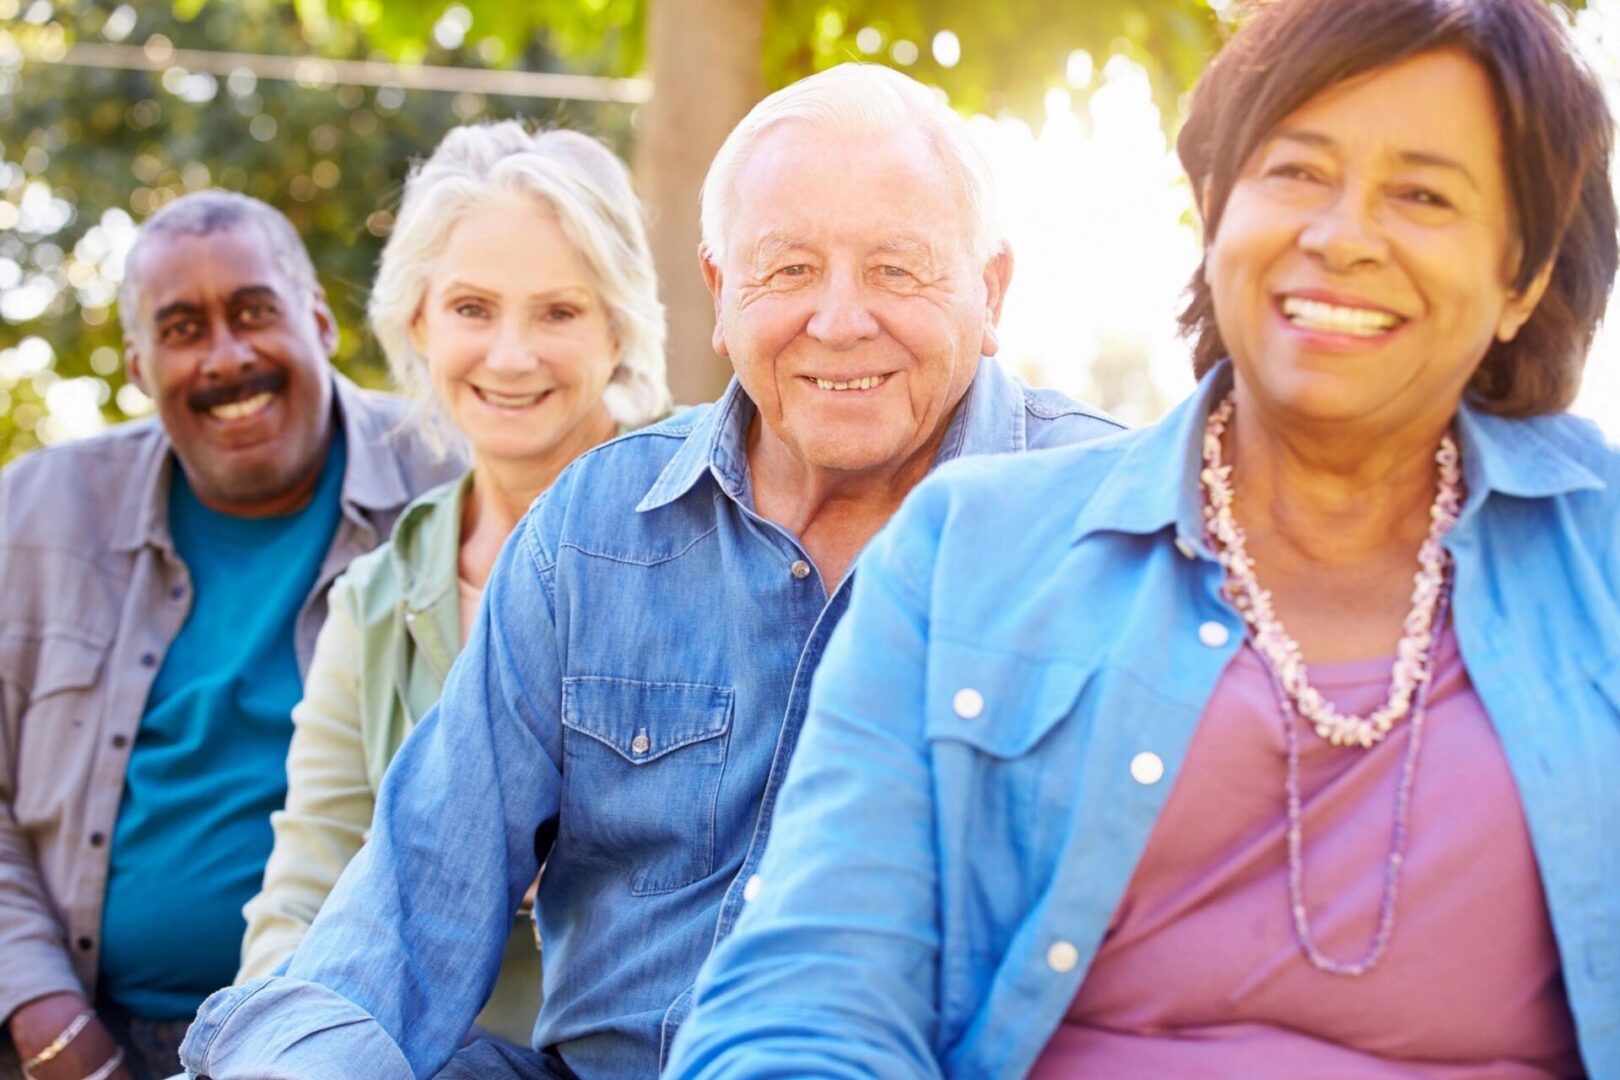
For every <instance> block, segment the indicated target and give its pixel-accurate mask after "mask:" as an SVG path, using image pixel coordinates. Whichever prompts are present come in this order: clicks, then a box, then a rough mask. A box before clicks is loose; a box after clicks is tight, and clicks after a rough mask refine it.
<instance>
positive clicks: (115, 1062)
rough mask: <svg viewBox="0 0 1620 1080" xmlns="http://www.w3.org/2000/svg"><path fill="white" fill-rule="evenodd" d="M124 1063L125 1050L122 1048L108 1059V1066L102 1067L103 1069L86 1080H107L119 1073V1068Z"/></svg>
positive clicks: (85, 1079)
mask: <svg viewBox="0 0 1620 1080" xmlns="http://www.w3.org/2000/svg"><path fill="white" fill-rule="evenodd" d="M123 1063H124V1048H123V1047H122V1046H120V1047H119V1048H118V1049H117V1050H114V1051H113V1056H112V1057H110V1058H108V1059H107V1062H106V1064H104V1065H102V1066H101V1068H99V1069H97V1070H96V1071H95V1072H93V1073H91V1074H90V1075H88V1076H86V1077H85V1078H84V1080H107V1077H109V1076H111V1075H112V1074H113V1073H114V1072H117V1071H118V1066H120V1065H122V1064H123Z"/></svg>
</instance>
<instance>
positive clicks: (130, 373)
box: [124, 338, 152, 397]
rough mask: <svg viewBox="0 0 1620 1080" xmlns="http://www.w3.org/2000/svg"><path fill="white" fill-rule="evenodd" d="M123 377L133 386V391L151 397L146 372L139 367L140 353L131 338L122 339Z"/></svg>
mask: <svg viewBox="0 0 1620 1080" xmlns="http://www.w3.org/2000/svg"><path fill="white" fill-rule="evenodd" d="M124 376H125V377H126V378H127V379H129V381H130V382H132V383H134V384H135V389H137V390H139V391H140V392H141V393H143V394H145V395H146V396H147V397H151V396H152V391H151V390H150V389H149V388H148V387H147V385H146V372H145V370H143V368H142V366H141V352H140V349H139V347H137V346H136V344H135V341H134V339H133V338H125V339H124Z"/></svg>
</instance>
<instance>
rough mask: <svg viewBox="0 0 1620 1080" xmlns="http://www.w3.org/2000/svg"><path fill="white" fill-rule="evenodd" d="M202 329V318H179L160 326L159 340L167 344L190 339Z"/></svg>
mask: <svg viewBox="0 0 1620 1080" xmlns="http://www.w3.org/2000/svg"><path fill="white" fill-rule="evenodd" d="M201 329H202V320H200V319H177V320H175V321H174V322H172V323H166V324H165V325H163V326H160V327H159V328H158V340H159V341H162V342H165V343H167V344H171V345H172V344H175V343H177V342H182V341H189V340H191V339H192V338H194V337H196V336H197V334H198V333H199V332H200V331H201Z"/></svg>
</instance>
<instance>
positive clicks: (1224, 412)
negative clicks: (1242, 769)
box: [1200, 394, 1462, 976]
mask: <svg viewBox="0 0 1620 1080" xmlns="http://www.w3.org/2000/svg"><path fill="white" fill-rule="evenodd" d="M1232 408H1233V405H1232V397H1231V395H1230V394H1228V395H1227V397H1226V398H1225V399H1224V400H1223V401H1222V402H1221V403H1220V405H1219V406H1217V407H1216V408H1215V409H1214V411H1212V412H1211V413H1210V416H1209V421H1208V423H1207V425H1206V427H1205V429H1204V469H1203V471H1202V472H1201V474H1200V479H1201V480H1202V481H1203V488H1204V493H1205V502H1204V524H1205V533H1206V536H1207V537H1208V539H1209V542H1210V545H1211V547H1212V548H1214V550H1215V552H1216V555H1217V558H1219V559H1220V562H1221V565H1222V566H1223V567H1225V569H1226V574H1227V579H1226V586H1225V588H1226V592H1227V595H1228V596H1229V597H1231V599H1232V601H1233V603H1234V604H1236V605H1237V608H1238V611H1239V612H1240V613H1241V614H1242V616H1243V619H1244V621H1245V622H1246V623H1247V624H1248V626H1249V632H1250V639H1251V640H1252V641H1253V642H1254V645H1255V648H1256V650H1257V651H1258V652H1259V653H1260V656H1261V658H1262V659H1263V660H1264V661H1265V662H1266V667H1267V668H1268V669H1269V671H1270V674H1271V680H1272V686H1273V688H1274V689H1275V690H1276V693H1277V708H1278V711H1279V712H1281V714H1282V718H1283V732H1284V737H1285V742H1286V745H1287V748H1288V771H1287V778H1286V781H1285V788H1286V794H1287V804H1288V909H1289V913H1290V915H1291V916H1292V919H1293V924H1294V934H1295V937H1297V938H1298V940H1299V945H1300V948H1301V950H1302V951H1303V952H1304V953H1305V957H1306V959H1308V960H1309V961H1310V962H1311V965H1312V966H1313V967H1315V968H1316V969H1317V970H1319V971H1323V972H1326V973H1328V974H1330V975H1347V976H1359V975H1365V974H1366V973H1367V972H1369V971H1371V970H1372V969H1373V968H1374V967H1375V966H1377V964H1378V962H1379V961H1380V960H1382V959H1383V957H1384V953H1385V951H1386V950H1387V949H1388V947H1389V941H1390V938H1391V937H1392V936H1393V934H1394V932H1395V901H1396V897H1397V895H1398V894H1399V892H1400V885H1401V869H1402V867H1403V866H1404V864H1405V860H1406V841H1407V835H1408V831H1409V828H1408V827H1409V825H1410V819H1411V806H1412V786H1413V780H1414V778H1415V777H1416V775H1417V758H1418V750H1419V748H1420V747H1421V746H1422V743H1423V724H1424V720H1425V718H1426V714H1427V705H1428V696H1429V689H1430V687H1431V685H1432V683H1433V680H1434V672H1435V666H1436V663H1437V662H1438V658H1439V652H1440V649H1439V644H1438V641H1437V640H1436V637H1435V630H1436V628H1440V627H1443V626H1444V625H1445V619H1446V610H1447V600H1448V599H1449V592H1450V590H1449V589H1448V588H1447V580H1446V579H1447V574H1446V571H1447V568H1448V565H1449V561H1450V560H1449V557H1448V556H1447V554H1446V551H1445V549H1444V548H1443V547H1442V546H1441V540H1442V539H1444V537H1445V534H1446V532H1447V531H1448V530H1449V529H1450V528H1451V526H1452V525H1454V524H1455V523H1456V520H1457V512H1458V509H1459V508H1460V507H1461V505H1462V479H1461V475H1460V472H1459V470H1458V467H1457V463H1458V454H1457V445H1456V442H1455V441H1454V440H1453V439H1452V437H1451V434H1450V433H1449V432H1447V433H1446V435H1445V436H1444V437H1443V438H1442V439H1441V442H1440V449H1439V451H1438V452H1437V453H1436V455H1435V461H1436V463H1437V465H1438V466H1439V471H1440V490H1439V492H1438V494H1437V495H1436V496H1435V502H1434V506H1433V507H1432V508H1431V510H1430V518H1431V524H1430V528H1429V535H1428V538H1427V539H1425V540H1424V542H1423V547H1422V550H1421V551H1420V553H1419V563H1420V569H1419V571H1418V574H1417V577H1416V585H1415V588H1414V590H1413V596H1412V611H1411V613H1409V614H1408V615H1407V617H1406V623H1405V628H1406V636H1405V637H1403V638H1402V640H1401V643H1400V646H1399V649H1398V652H1397V659H1396V663H1395V669H1394V672H1393V674H1392V677H1391V681H1392V683H1393V684H1394V685H1392V687H1391V690H1390V699H1389V701H1388V702H1387V703H1386V704H1385V705H1384V707H1383V708H1382V709H1380V710H1378V712H1376V713H1374V714H1373V716H1372V717H1371V718H1370V719H1368V720H1363V719H1361V718H1359V717H1345V716H1342V715H1341V714H1339V713H1338V711H1337V710H1334V709H1333V708H1332V706H1331V705H1328V704H1327V703H1326V702H1325V701H1323V699H1322V697H1321V695H1320V694H1318V693H1317V692H1316V691H1315V690H1314V689H1313V688H1312V687H1311V686H1310V684H1309V683H1308V682H1307V681H1306V679H1305V665H1304V661H1303V659H1302V658H1301V656H1300V652H1299V645H1298V643H1296V642H1295V641H1294V640H1293V638H1291V637H1290V636H1289V635H1288V633H1287V631H1286V630H1285V629H1284V628H1283V625H1282V623H1281V621H1280V620H1279V619H1278V618H1277V616H1276V614H1275V612H1273V611H1272V608H1271V594H1270V593H1268V592H1266V591H1265V590H1264V589H1262V588H1261V587H1260V584H1259V582H1258V581H1257V580H1256V579H1255V576H1254V562H1253V560H1252V559H1250V558H1249V556H1248V552H1247V551H1246V549H1245V546H1244V540H1245V538H1244V534H1243V530H1242V528H1241V527H1240V526H1238V524H1237V522H1236V521H1235V520H1234V519H1233V517H1232V497H1233V492H1232V486H1231V474H1232V467H1231V466H1230V465H1225V466H1223V465H1222V464H1221V436H1222V434H1224V433H1225V430H1226V424H1227V422H1228V421H1229V420H1230V419H1231V416H1232ZM1403 661H1409V662H1407V663H1405V664H1403ZM1285 673H1286V674H1287V675H1291V676H1292V677H1293V679H1292V683H1290V681H1289V679H1288V678H1287V677H1286V675H1285ZM1307 707H1311V708H1314V709H1315V710H1316V711H1315V715H1310V714H1307V712H1306V708H1307ZM1295 713H1297V714H1298V715H1299V716H1300V717H1301V718H1302V719H1307V720H1310V721H1312V723H1313V726H1314V727H1315V729H1316V733H1317V734H1318V735H1320V736H1322V737H1323V738H1325V739H1328V740H1329V741H1330V742H1332V743H1333V744H1334V745H1345V744H1347V743H1352V742H1354V743H1357V744H1359V745H1361V746H1363V747H1369V746H1372V745H1373V744H1374V743H1376V742H1378V741H1379V740H1380V739H1382V738H1383V737H1384V735H1385V734H1387V733H1388V731H1389V729H1390V727H1391V726H1392V725H1393V724H1394V723H1395V721H1396V720H1398V719H1399V718H1400V717H1401V716H1403V715H1406V714H1408V713H1410V715H1411V734H1410V737H1409V739H1408V742H1407V747H1406V753H1405V754H1404V755H1403V757H1402V761H1401V775H1400V784H1399V786H1398V788H1397V790H1396V795H1395V828H1394V832H1393V835H1392V836H1391V838H1390V850H1389V855H1388V857H1387V858H1386V860H1385V863H1384V895H1383V898H1382V902H1381V903H1380V904H1379V911H1378V927H1377V929H1376V930H1375V931H1374V933H1373V940H1372V943H1371V944H1370V945H1369V946H1368V949H1367V952H1366V954H1365V955H1364V956H1363V957H1362V958H1361V959H1360V960H1358V961H1343V960H1335V959H1333V958H1332V957H1329V956H1328V955H1326V954H1325V953H1323V952H1322V951H1321V950H1320V949H1319V948H1317V946H1316V942H1315V939H1314V938H1313V937H1312V936H1311V928H1310V920H1309V917H1308V914H1307V911H1306V906H1305V856H1304V847H1305V836H1304V826H1303V823H1302V822H1303V817H1304V813H1303V810H1302V808H1301V801H1302V796H1301V793H1300V782H1299V732H1298V730H1297V728H1296V726H1295V724H1294V714H1295ZM1335 736H1338V737H1335Z"/></svg>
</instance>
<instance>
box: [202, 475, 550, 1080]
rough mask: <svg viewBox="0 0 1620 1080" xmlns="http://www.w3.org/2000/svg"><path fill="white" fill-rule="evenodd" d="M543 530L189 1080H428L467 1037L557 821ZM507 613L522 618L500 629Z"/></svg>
mask: <svg viewBox="0 0 1620 1080" xmlns="http://www.w3.org/2000/svg"><path fill="white" fill-rule="evenodd" d="M539 505H540V506H543V505H544V501H543V500H542V503H541V504H539ZM537 517H538V506H537V509H536V510H532V511H531V512H530V514H529V515H528V516H527V517H525V519H524V521H523V522H522V523H520V525H519V526H518V528H517V529H516V530H515V531H514V532H513V534H512V536H511V537H510V538H509V539H508V541H507V543H506V546H505V547H504V548H503V550H502V552H501V556H500V558H499V559H498V560H497V562H496V565H495V568H494V570H493V572H492V573H491V576H490V579H489V583H488V587H487V590H486V593H485V596H484V602H483V606H482V607H481V608H480V611H479V615H478V618H477V620H476V622H475V624H474V627H473V631H472V635H471V638H470V640H469V642H468V644H467V647H466V649H464V650H463V651H462V653H461V655H460V657H459V658H458V659H457V660H456V663H455V665H454V666H453V667H452V669H451V671H450V675H449V679H448V680H447V682H446V684H445V692H444V696H443V698H442V699H441V701H440V703H439V705H438V706H437V707H435V708H434V709H433V710H432V711H431V712H430V713H429V714H428V715H427V716H426V717H425V718H424V719H423V721H422V723H421V724H420V725H419V726H418V727H417V728H416V729H415V730H414V731H413V732H412V733H411V735H410V736H409V737H408V738H407V739H406V740H405V743H404V745H403V746H402V747H401V749H400V752H399V754H398V755H397V756H396V757H395V759H394V761H393V763H392V765H391V766H390V768H389V770H388V773H387V776H386V777H385V778H384V781H383V784H382V788H381V791H380V792H379V796H378V800H377V812H376V815H375V817H374V819H373V822H372V833H371V837H370V839H369V840H368V841H367V843H366V844H365V846H364V847H362V848H361V849H360V851H359V853H358V854H357V855H356V856H355V858H354V859H353V861H352V862H350V863H349V866H348V868H347V869H346V870H344V872H343V874H342V877H341V878H340V879H339V880H338V883H337V885H336V887H335V888H334V889H333V891H332V894H331V896H330V897H329V898H328V899H327V901H326V904H325V905H324V907H322V909H321V912H320V915H319V916H318V917H317V918H316V919H315V922H314V924H313V925H312V926H311V927H310V930H309V933H308V935H307V936H306V937H305V938H304V941H303V943H302V944H301V945H300V946H299V948H298V951H297V952H296V953H295V954H294V955H293V957H292V959H291V960H290V962H289V963H288V965H287V967H286V969H285V971H284V972H283V973H281V974H280V975H277V976H273V977H271V978H269V979H268V980H262V981H255V982H250V983H248V984H247V985H245V986H240V987H235V988H232V989H228V990H222V991H220V992H219V993H216V994H215V995H213V996H212V997H210V998H209V999H208V1000H207V1001H206V1002H204V1004H203V1007H202V1009H201V1010H200V1012H199V1013H198V1019H197V1022H196V1023H195V1024H194V1025H193V1027H192V1030H191V1032H190V1033H189V1034H188V1036H187V1038H186V1042H185V1044H184V1046H183V1047H182V1049H181V1059H182V1061H183V1062H184V1064H185V1065H186V1067H187V1069H188V1070H189V1071H190V1072H191V1074H192V1075H206V1076H212V1077H215V1078H216V1080H217V1078H220V1077H226V1076H233V1077H235V1076H240V1077H248V1076H256V1077H258V1076H268V1075H275V1076H288V1077H292V1076H299V1077H311V1078H313V1077H325V1076H338V1075H342V1074H343V1070H344V1066H345V1065H347V1066H349V1067H350V1068H351V1069H352V1067H353V1063H354V1062H356V1061H365V1062H366V1071H367V1075H377V1076H394V1075H399V1076H412V1075H414V1076H430V1075H432V1074H433V1073H434V1072H436V1071H437V1070H438V1069H439V1068H440V1067H441V1066H442V1065H443V1064H444V1063H445V1061H447V1060H448V1059H449V1057H450V1056H451V1054H452V1053H453V1052H454V1051H455V1049H456V1048H457V1046H458V1045H459V1043H460V1041H461V1039H462V1037H463V1036H464V1035H465V1034H466V1032H467V1029H468V1027H469V1025H470V1024H471V1023H472V1021H473V1018H474V1017H475V1016H476V1015H477V1013H478V1011H479V1009H480V1008H481V1007H482V1006H483V1004H484V1001H485V999H486V998H487V997H488V995H489V991H490V988H491V987H492V986H493V985H494V982H495V977H496V974H497V972H498V969H499V967H500V963H501V958H502V955H503V953H504V949H505V946H506V942H507V939H508V936H509V935H510V933H511V929H512V921H511V913H512V912H513V911H515V910H517V907H518V903H519V901H520V900H521V899H522V897H523V894H524V892H525V890H526V889H527V888H528V887H529V884H530V883H531V882H532V881H533V880H534V878H535V875H536V873H537V872H538V870H539V856H540V854H543V852H538V853H537V850H536V848H537V843H536V837H537V836H547V837H549V836H552V835H554V831H555V821H556V817H557V807H558V792H559V787H560V779H561V775H560V763H561V739H560V734H559V731H558V697H559V693H560V679H559V673H558V660H557V647H556V636H555V622H554V619H553V617H552V605H551V589H550V582H549V579H550V575H551V572H552V570H553V562H552V559H551V557H550V554H549V551H548V549H547V548H546V547H545V545H544V544H542V543H541V542H540V540H539V538H538V529H537V527H536V524H535V523H536V520H537ZM492 609H500V610H503V611H505V612H508V613H511V612H521V613H523V615H522V617H521V618H513V617H510V616H509V617H506V618H503V619H501V620H500V621H499V622H498V623H497V622H496V621H495V620H493V619H492V618H491V616H490V612H491V610H492ZM385 1044H388V1045H387V1046H386V1047H385ZM385 1048H388V1049H392V1054H388V1053H384V1052H383V1050H384V1049H385ZM391 1063H392V1066H393V1068H394V1069H395V1071H392V1072H390V1071H387V1069H388V1068H389V1066H390V1064H391ZM277 1068H279V1069H282V1070H283V1071H281V1072H266V1071H261V1070H273V1069H277ZM350 1075H352V1072H351V1073H350Z"/></svg>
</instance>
